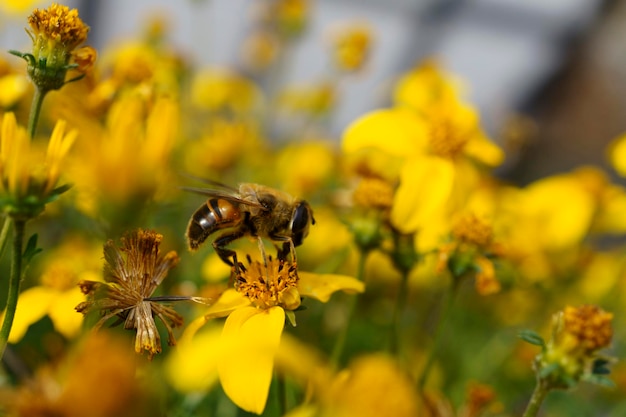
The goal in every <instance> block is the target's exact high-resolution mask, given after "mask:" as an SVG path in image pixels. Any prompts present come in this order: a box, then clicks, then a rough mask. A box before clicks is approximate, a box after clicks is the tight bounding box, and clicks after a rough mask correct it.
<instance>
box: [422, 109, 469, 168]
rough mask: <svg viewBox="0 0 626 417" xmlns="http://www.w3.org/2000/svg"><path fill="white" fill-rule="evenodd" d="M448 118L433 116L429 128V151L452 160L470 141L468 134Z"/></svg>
mask: <svg viewBox="0 0 626 417" xmlns="http://www.w3.org/2000/svg"><path fill="white" fill-rule="evenodd" d="M447 117H448V116H440V115H434V116H433V122H432V125H431V128H430V140H429V144H430V150H431V152H432V153H433V154H435V155H438V156H441V157H444V158H454V157H456V156H457V155H459V154H461V153H462V152H463V149H464V148H465V145H466V144H467V142H469V140H470V134H469V133H470V132H468V131H466V130H465V129H463V127H461V126H457V125H456V124H455V123H454V121H453V120H450V119H448V118H447Z"/></svg>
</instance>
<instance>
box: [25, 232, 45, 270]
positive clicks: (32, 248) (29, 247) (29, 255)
mask: <svg viewBox="0 0 626 417" xmlns="http://www.w3.org/2000/svg"><path fill="white" fill-rule="evenodd" d="M41 251H42V249H41V248H38V247H37V234H36V233H35V234H34V235H32V236H31V237H30V238H29V239H28V242H27V243H26V248H25V249H24V254H23V255H22V256H23V258H24V262H25V263H29V262H30V261H31V260H32V259H33V257H34V256H35V255H37V254H38V253H39V252H41Z"/></svg>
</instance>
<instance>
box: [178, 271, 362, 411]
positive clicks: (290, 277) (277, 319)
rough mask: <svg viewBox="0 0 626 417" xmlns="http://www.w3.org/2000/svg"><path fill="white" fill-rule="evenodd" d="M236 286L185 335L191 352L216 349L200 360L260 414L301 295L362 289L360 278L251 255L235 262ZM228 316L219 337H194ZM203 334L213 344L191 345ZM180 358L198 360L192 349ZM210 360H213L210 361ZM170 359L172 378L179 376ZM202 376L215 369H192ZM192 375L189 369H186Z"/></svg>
mask: <svg viewBox="0 0 626 417" xmlns="http://www.w3.org/2000/svg"><path fill="white" fill-rule="evenodd" d="M233 275H234V281H235V288H233V289H229V290H226V291H225V292H224V293H223V294H222V295H221V296H220V298H219V299H218V300H217V301H216V302H215V304H213V305H212V306H211V307H209V309H208V310H207V311H206V314H205V316H204V317H200V318H199V319H196V320H195V321H194V322H193V323H191V324H190V325H189V326H188V328H187V330H186V332H185V335H184V336H183V340H184V342H183V343H182V344H183V345H184V346H189V347H184V348H183V349H189V350H188V351H187V353H192V352H196V354H201V355H203V356H205V355H214V356H213V359H212V360H211V361H207V360H202V359H199V360H200V363H204V364H207V366H209V367H216V368H217V374H218V376H219V380H220V382H221V384H222V388H223V389H224V392H225V393H226V395H228V397H229V398H230V399H231V400H232V401H233V402H234V403H235V404H237V405H238V406H239V407H241V408H242V409H244V410H246V411H249V412H253V413H256V414H261V413H262V412H263V410H264V409H265V404H266V401H267V395H268V392H269V387H270V383H271V379H272V372H273V368H274V358H275V355H276V352H277V349H278V347H279V344H280V340H281V335H282V332H283V327H284V324H285V317H288V318H289V320H290V321H291V322H292V323H293V322H294V320H295V316H294V312H293V310H295V309H297V308H298V307H299V306H300V303H301V299H300V296H308V297H312V298H315V299H317V300H320V301H322V302H326V301H328V299H329V298H330V296H331V294H332V293H333V292H335V291H338V290H342V291H346V292H353V293H354V292H363V290H364V285H363V283H362V282H360V281H358V280H356V279H355V278H352V277H347V276H342V275H316V274H311V273H306V272H299V271H297V268H296V265H295V264H291V263H289V262H286V261H282V260H281V261H278V260H275V259H269V260H268V263H267V265H265V264H264V263H262V262H259V261H252V260H251V259H249V266H248V267H245V266H244V265H243V264H240V265H239V267H238V270H237V269H235V267H233ZM225 316H228V317H227V319H226V321H225V323H224V327H223V330H222V333H221V335H220V337H219V340H217V341H216V340H214V338H210V337H209V336H206V337H205V336H201V335H198V337H197V338H195V339H193V340H192V339H191V338H192V337H193V335H194V334H195V333H196V331H197V330H198V328H199V327H201V326H203V325H204V324H205V323H206V321H207V320H209V319H211V318H216V317H225ZM203 340H211V344H210V345H202V347H201V348H193V347H192V346H193V345H194V344H195V345H196V346H197V343H199V342H200V341H203ZM179 360H184V361H187V362H193V363H196V362H195V360H194V359H193V358H192V357H190V356H189V355H188V354H187V355H184V356H181V357H180V358H179ZM207 362H209V363H207ZM178 366H179V365H176V364H173V365H172V370H173V372H172V375H171V378H173V379H174V380H178V379H179V378H181V377H182V376H180V375H178V374H177V373H176V371H175V369H177V368H178ZM193 373H194V375H196V376H197V377H199V378H207V375H211V374H212V371H211V369H205V370H203V371H200V370H197V371H195V372H193ZM188 376H189V375H188ZM205 384H206V383H204V384H203V383H202V381H198V382H192V381H181V382H175V385H176V386H178V387H181V388H185V387H188V388H192V387H196V388H198V387H206V385H205Z"/></svg>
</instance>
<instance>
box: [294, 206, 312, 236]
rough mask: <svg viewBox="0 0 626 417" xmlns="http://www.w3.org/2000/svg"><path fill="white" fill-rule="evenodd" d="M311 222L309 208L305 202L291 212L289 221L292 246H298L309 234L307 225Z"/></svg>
mask: <svg viewBox="0 0 626 417" xmlns="http://www.w3.org/2000/svg"><path fill="white" fill-rule="evenodd" d="M310 222H311V207H310V206H309V204H308V203H307V202H306V201H303V202H301V203H300V204H298V206H297V207H296V209H295V210H294V212H293V217H292V219H291V234H292V239H293V244H294V245H296V246H298V245H300V244H301V243H302V240H303V239H304V238H305V237H306V235H307V234H308V233H309V224H310Z"/></svg>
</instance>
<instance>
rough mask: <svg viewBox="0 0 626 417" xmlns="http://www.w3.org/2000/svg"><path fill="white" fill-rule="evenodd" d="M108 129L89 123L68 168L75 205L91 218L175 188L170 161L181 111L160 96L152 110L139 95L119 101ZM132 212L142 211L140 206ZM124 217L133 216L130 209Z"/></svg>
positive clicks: (114, 106)
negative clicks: (74, 189)
mask: <svg viewBox="0 0 626 417" xmlns="http://www.w3.org/2000/svg"><path fill="white" fill-rule="evenodd" d="M107 116H108V117H107V120H106V126H105V128H104V129H103V128H102V127H101V126H98V125H94V124H93V121H92V122H91V123H86V124H85V126H86V129H87V127H88V128H89V130H87V131H85V132H83V134H84V136H85V137H86V138H88V140H85V141H83V142H81V144H80V145H81V147H80V148H78V149H77V152H76V153H75V155H74V158H73V159H72V160H71V161H70V162H71V164H70V167H69V170H70V172H71V176H72V178H73V179H74V181H75V185H76V192H77V196H76V204H77V206H78V207H79V209H81V210H82V211H84V212H86V213H87V214H89V215H93V216H96V215H98V214H102V212H104V213H108V212H107V209H112V210H113V212H114V213H117V212H118V211H119V210H122V208H127V207H129V206H131V207H132V205H133V204H141V203H142V202H145V201H146V200H149V199H150V198H161V194H159V192H160V191H164V190H168V189H171V188H172V187H170V186H169V184H171V178H170V176H171V172H170V170H169V169H168V166H169V165H168V162H169V158H170V155H171V152H172V149H173V147H174V143H175V139H176V133H177V129H178V107H177V104H176V102H175V101H174V100H172V99H170V98H165V97H161V98H158V99H156V101H154V102H153V103H151V105H150V106H147V103H146V102H145V101H144V100H143V99H142V98H141V97H139V96H136V95H130V96H126V97H122V98H120V99H119V101H116V102H115V103H114V105H113V106H112V107H111V109H110V111H109V112H108V115H107ZM133 210H137V208H136V207H135V208H134V209H133ZM123 211H124V213H123V214H120V216H123V217H124V218H128V214H129V213H128V211H127V210H126V209H124V210H123Z"/></svg>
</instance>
